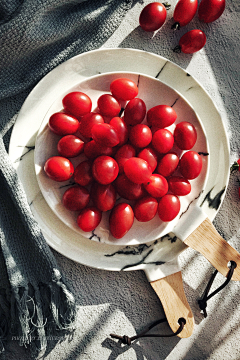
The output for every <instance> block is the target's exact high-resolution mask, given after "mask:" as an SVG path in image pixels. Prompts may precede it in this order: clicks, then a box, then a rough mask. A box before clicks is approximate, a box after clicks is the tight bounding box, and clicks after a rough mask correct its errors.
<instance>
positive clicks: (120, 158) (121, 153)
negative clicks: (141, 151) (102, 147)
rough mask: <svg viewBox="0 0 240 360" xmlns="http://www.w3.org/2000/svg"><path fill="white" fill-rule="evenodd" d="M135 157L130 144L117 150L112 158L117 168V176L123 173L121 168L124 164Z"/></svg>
mask: <svg viewBox="0 0 240 360" xmlns="http://www.w3.org/2000/svg"><path fill="white" fill-rule="evenodd" d="M135 155H136V150H135V149H134V147H133V146H132V145H130V144H125V145H123V146H122V147H120V148H119V149H118V151H117V152H116V154H115V156H114V158H115V160H116V162H117V163H118V166H119V174H121V173H122V172H123V166H124V164H125V162H126V161H127V160H128V159H130V158H131V157H133V156H135Z"/></svg>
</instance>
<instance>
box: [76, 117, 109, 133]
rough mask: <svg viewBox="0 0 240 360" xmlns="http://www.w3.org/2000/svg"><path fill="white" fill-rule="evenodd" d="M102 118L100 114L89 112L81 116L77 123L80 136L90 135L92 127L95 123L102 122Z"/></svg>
mask: <svg viewBox="0 0 240 360" xmlns="http://www.w3.org/2000/svg"><path fill="white" fill-rule="evenodd" d="M103 123H104V119H103V117H102V116H101V115H100V114H97V113H93V112H91V113H89V114H86V115H85V116H83V117H82V118H81V121H80V125H79V132H80V134H81V135H82V136H84V137H86V138H91V137H92V127H93V126H94V125H96V124H103Z"/></svg>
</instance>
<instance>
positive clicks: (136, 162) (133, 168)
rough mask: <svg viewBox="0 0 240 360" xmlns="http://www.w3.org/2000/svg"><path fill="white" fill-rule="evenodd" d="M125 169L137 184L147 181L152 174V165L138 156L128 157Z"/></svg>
mask: <svg viewBox="0 0 240 360" xmlns="http://www.w3.org/2000/svg"><path fill="white" fill-rule="evenodd" d="M123 170H124V172H125V174H126V175H127V177H128V178H129V180H131V181H132V182H134V183H136V184H143V183H145V182H146V181H147V180H148V179H149V178H150V176H151V175H152V169H151V167H150V165H149V164H148V163H147V162H146V161H145V160H143V159H140V158H137V157H132V158H130V159H128V160H127V161H126V162H125V164H124V167H123Z"/></svg>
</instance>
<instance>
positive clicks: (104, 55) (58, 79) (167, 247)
mask: <svg viewBox="0 0 240 360" xmlns="http://www.w3.org/2000/svg"><path fill="white" fill-rule="evenodd" d="M116 71H124V72H135V73H138V72H139V73H143V74H146V75H148V76H151V77H154V78H156V79H158V80H160V81H161V82H162V83H164V84H166V85H167V86H169V87H172V88H173V89H175V90H176V91H177V92H178V93H179V94H181V95H182V96H183V97H184V98H185V99H186V100H187V101H188V102H189V103H190V105H191V106H192V107H193V109H194V110H195V111H196V112H197V114H198V116H199V117H200V119H201V122H202V124H203V126H204V128H205V131H206V133H207V137H208V142H209V153H210V155H211V156H210V158H209V163H210V164H209V168H210V171H209V174H208V178H207V183H206V186H205V187H204V189H203V192H202V193H201V194H200V196H199V199H198V200H199V204H200V205H201V208H202V210H203V211H204V213H205V214H206V215H207V217H208V218H209V220H211V221H212V220H213V219H214V217H215V216H216V214H217V211H218V210H219V208H220V205H221V203H222V201H223V198H224V195H225V193H226V187H227V184H228V179H229V145H228V139H227V135H226V130H225V127H224V124H223V120H222V119H221V116H220V114H219V112H218V110H217V109H216V107H215V105H214V103H213V101H212V99H211V98H210V96H209V95H208V93H207V92H206V91H205V90H204V89H203V87H202V86H201V84H200V83H199V82H198V81H197V80H196V79H195V78H194V77H193V76H191V74H189V73H187V71H185V70H184V69H182V68H180V67H179V66H178V65H176V64H174V63H173V62H171V61H169V60H168V59H166V58H164V57H162V56H159V55H156V54H152V53H149V52H146V51H141V50H136V49H101V50H95V51H90V52H87V53H84V54H80V55H77V56H75V57H73V58H71V59H69V60H68V61H66V62H64V63H62V64H61V65H60V66H58V67H56V68H55V69H54V70H53V71H51V72H50V73H49V74H47V75H46V76H45V77H44V78H43V79H42V80H41V81H40V82H39V83H38V84H37V85H36V87H35V88H34V89H33V91H32V92H31V93H30V94H29V96H28V97H27V99H26V101H25V103H24V104H23V107H22V109H21V111H20V113H19V115H18V118H17V120H16V123H15V125H14V127H13V131H12V134H11V140H10V145H9V156H10V158H11V160H12V163H13V164H14V167H15V168H16V171H17V173H18V176H19V178H20V179H21V182H22V184H23V187H24V190H25V192H26V195H27V199H28V202H29V204H30V206H31V210H32V212H33V215H34V217H35V219H36V220H37V222H38V223H39V226H40V228H41V230H42V232H43V234H44V236H45V238H46V240H47V242H48V244H49V245H50V246H51V247H52V248H53V249H55V250H56V251H58V252H59V253H61V254H63V255H64V256H66V257H68V258H70V259H72V260H73V261H76V262H79V263H81V264H84V265H86V266H90V267H94V268H97V269H105V270H108V271H109V270H111V271H121V270H129V269H131V266H132V265H134V264H139V263H141V262H143V261H144V262H145V263H148V259H149V255H151V256H153V255H154V253H155V252H156V254H157V255H156V258H155V257H154V260H153V261H154V262H156V264H158V263H159V262H161V263H162V262H163V264H162V265H164V263H167V262H168V261H170V263H171V261H172V260H171V259H169V258H168V257H166V256H165V258H164V256H163V257H161V256H160V255H159V254H160V253H162V252H164V251H165V252H167V253H168V254H175V255H176V256H177V255H178V254H180V253H181V252H182V251H183V250H185V249H186V247H187V246H186V244H184V242H182V241H181V240H179V239H177V238H176V236H168V235H166V236H164V240H162V239H160V238H158V239H156V240H155V241H153V242H147V243H145V241H144V237H143V236H142V237H141V238H140V240H141V242H140V243H135V244H130V245H125V244H121V243H118V244H116V245H114V246H113V245H111V244H107V243H101V242H100V241H99V238H98V237H97V236H96V235H95V233H92V234H90V235H89V238H91V240H93V239H94V240H96V241H90V240H89V238H85V237H83V236H81V234H79V233H77V232H76V231H74V230H72V229H71V228H70V227H68V226H67V225H66V224H64V223H63V222H62V221H61V220H60V219H59V218H58V217H57V216H56V214H55V213H54V212H53V211H52V209H51V208H50V207H49V205H48V204H47V202H46V201H45V199H44V198H43V196H42V193H41V191H40V189H39V186H38V182H37V178H36V174H35V168H34V159H33V158H34V147H35V140H36V136H37V133H38V131H39V128H40V126H41V124H42V122H43V118H44V117H45V115H46V113H47V112H48V111H49V109H50V107H51V106H52V104H53V102H54V101H55V100H56V97H59V96H60V95H61V94H62V93H63V91H64V89H70V88H72V87H74V86H77V85H78V84H79V83H80V82H81V81H83V80H86V79H88V78H89V77H91V76H94V75H96V74H99V73H102V74H103V73H106V72H116ZM168 100H169V101H170V104H173V102H174V101H175V100H176V97H175V95H174V96H173V97H172V98H170V97H169V96H168ZM179 104H180V102H177V103H176V105H175V106H178V105H179ZM33 119H34V121H33ZM220 163H221V166H219V164H220ZM161 247H162V252H161V250H160V248H161ZM150 250H152V251H151V253H150V254H149V251H150ZM173 258H174V257H173ZM151 262H152V260H151V261H150V260H149V263H151ZM162 265H155V266H153V267H154V268H155V269H156V268H159V269H160V268H161V266H162ZM139 266H140V267H141V266H143V265H139ZM149 266H152V265H151V264H147V265H146V267H149ZM162 269H163V268H162ZM178 270H179V268H176V272H178ZM173 274H174V272H173ZM166 276H168V275H166ZM169 276H171V275H170V274H169ZM163 279H164V278H163ZM165 279H167V277H165ZM160 280H161V279H160ZM153 281H157V280H153Z"/></svg>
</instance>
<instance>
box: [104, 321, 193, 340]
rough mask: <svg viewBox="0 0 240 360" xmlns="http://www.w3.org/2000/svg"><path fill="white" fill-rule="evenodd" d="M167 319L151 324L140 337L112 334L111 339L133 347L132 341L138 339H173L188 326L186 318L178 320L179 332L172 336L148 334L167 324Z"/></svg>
mask: <svg viewBox="0 0 240 360" xmlns="http://www.w3.org/2000/svg"><path fill="white" fill-rule="evenodd" d="M166 321H167V319H166V318H164V319H160V320H157V321H155V322H154V323H153V324H151V325H150V326H148V327H146V328H145V329H144V330H143V331H141V332H140V333H139V334H138V335H135V336H132V337H129V336H127V335H123V336H120V335H115V334H110V336H111V338H113V339H118V340H120V341H121V343H122V344H124V345H131V343H132V341H134V340H136V339H139V338H141V337H172V336H177V335H178V334H180V332H181V331H182V330H183V328H184V325H185V324H186V320H185V319H184V318H180V319H179V320H178V323H179V328H178V330H177V331H176V332H175V333H172V334H167V335H166V334H165V335H159V334H146V333H147V332H148V331H150V330H151V329H152V328H154V327H155V326H157V325H159V324H161V323H163V322H166Z"/></svg>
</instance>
